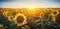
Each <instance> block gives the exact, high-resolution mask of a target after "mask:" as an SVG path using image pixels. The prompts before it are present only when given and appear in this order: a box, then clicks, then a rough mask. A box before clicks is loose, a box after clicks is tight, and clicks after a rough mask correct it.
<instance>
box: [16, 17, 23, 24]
mask: <svg viewBox="0 0 60 29" xmlns="http://www.w3.org/2000/svg"><path fill="white" fill-rule="evenodd" d="M16 20H17V22H18V23H22V22H23V21H24V18H23V17H22V16H18V17H17V19H16Z"/></svg>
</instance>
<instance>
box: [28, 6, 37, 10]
mask: <svg viewBox="0 0 60 29" xmlns="http://www.w3.org/2000/svg"><path fill="white" fill-rule="evenodd" d="M27 8H28V9H29V10H30V11H32V10H34V9H35V8H36V6H35V5H29V6H28V7H27Z"/></svg>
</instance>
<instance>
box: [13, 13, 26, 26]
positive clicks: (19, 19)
mask: <svg viewBox="0 0 60 29" xmlns="http://www.w3.org/2000/svg"><path fill="white" fill-rule="evenodd" d="M14 22H15V23H16V24H17V26H23V25H24V24H26V16H25V15H23V14H21V13H18V14H17V15H16V16H15V18H14Z"/></svg>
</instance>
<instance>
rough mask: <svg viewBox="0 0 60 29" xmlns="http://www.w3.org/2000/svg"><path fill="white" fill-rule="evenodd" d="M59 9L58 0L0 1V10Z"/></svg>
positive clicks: (59, 0)
mask: <svg viewBox="0 0 60 29" xmlns="http://www.w3.org/2000/svg"><path fill="white" fill-rule="evenodd" d="M28 7H35V8H60V0H0V8H28Z"/></svg>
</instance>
